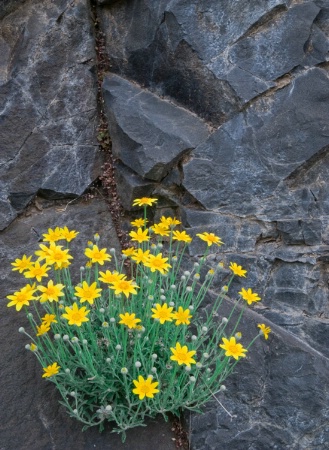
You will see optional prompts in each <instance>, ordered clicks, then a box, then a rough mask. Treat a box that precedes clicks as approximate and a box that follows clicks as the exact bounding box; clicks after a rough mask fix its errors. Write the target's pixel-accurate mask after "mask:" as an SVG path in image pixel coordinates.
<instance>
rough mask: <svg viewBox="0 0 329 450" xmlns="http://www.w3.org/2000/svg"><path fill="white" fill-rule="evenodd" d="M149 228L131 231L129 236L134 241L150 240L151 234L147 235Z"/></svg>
mask: <svg viewBox="0 0 329 450" xmlns="http://www.w3.org/2000/svg"><path fill="white" fill-rule="evenodd" d="M147 233H148V230H147V229H146V230H142V229H141V228H138V229H137V231H131V232H130V233H129V236H130V237H131V240H132V241H137V242H139V243H141V242H145V241H149V240H150V236H148V235H147Z"/></svg>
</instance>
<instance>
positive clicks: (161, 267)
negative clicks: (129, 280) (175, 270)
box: [144, 253, 171, 275]
mask: <svg viewBox="0 0 329 450" xmlns="http://www.w3.org/2000/svg"><path fill="white" fill-rule="evenodd" d="M166 261H168V258H162V253H159V254H158V255H150V256H149V259H148V261H147V262H145V263H144V265H145V266H146V267H149V268H150V269H151V272H155V271H156V270H158V271H159V272H161V273H162V275H164V274H165V272H166V271H168V269H169V268H170V267H171V265H170V264H168V263H166Z"/></svg>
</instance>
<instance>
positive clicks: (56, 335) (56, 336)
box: [54, 333, 61, 341]
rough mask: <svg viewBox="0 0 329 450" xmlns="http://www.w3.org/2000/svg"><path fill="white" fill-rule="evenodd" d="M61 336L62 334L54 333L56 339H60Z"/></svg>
mask: <svg viewBox="0 0 329 450" xmlns="http://www.w3.org/2000/svg"><path fill="white" fill-rule="evenodd" d="M60 338H61V335H60V334H57V333H56V334H55V335H54V339H55V341H59V340H60Z"/></svg>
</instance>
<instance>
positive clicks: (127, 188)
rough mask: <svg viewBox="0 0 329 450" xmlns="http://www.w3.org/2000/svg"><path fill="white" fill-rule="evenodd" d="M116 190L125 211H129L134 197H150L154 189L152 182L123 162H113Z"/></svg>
mask: <svg viewBox="0 0 329 450" xmlns="http://www.w3.org/2000/svg"><path fill="white" fill-rule="evenodd" d="M115 171H116V177H115V179H116V183H117V190H118V194H119V197H120V202H121V204H122V206H123V208H124V209H125V210H126V211H131V210H132V209H134V208H133V206H132V204H133V201H134V199H135V198H141V197H151V196H152V191H153V190H154V182H152V181H150V180H145V179H143V178H141V177H140V176H139V175H137V174H136V173H135V172H134V171H132V170H131V169H129V168H128V167H126V166H125V165H124V164H122V163H120V162H117V163H116V164H115Z"/></svg>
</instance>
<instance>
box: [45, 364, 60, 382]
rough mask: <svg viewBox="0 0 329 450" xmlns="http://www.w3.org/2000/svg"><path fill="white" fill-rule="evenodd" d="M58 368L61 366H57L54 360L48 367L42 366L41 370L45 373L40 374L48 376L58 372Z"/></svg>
mask: <svg viewBox="0 0 329 450" xmlns="http://www.w3.org/2000/svg"><path fill="white" fill-rule="evenodd" d="M60 368H61V366H59V365H58V364H57V362H55V363H54V364H52V365H50V366H48V367H43V371H44V372H45V373H44V374H43V375H42V378H49V377H52V376H54V375H56V374H57V373H58V372H59V369H60Z"/></svg>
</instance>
